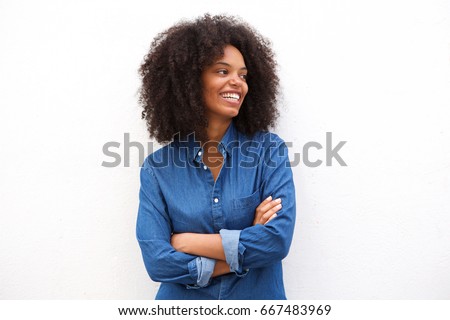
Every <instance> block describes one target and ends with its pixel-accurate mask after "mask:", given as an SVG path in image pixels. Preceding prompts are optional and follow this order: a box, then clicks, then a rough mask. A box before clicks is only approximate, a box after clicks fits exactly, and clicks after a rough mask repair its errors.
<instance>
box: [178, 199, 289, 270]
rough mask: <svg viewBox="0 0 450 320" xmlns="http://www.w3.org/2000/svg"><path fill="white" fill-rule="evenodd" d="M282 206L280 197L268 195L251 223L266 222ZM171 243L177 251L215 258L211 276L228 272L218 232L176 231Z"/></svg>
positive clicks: (263, 223) (228, 268)
mask: <svg viewBox="0 0 450 320" xmlns="http://www.w3.org/2000/svg"><path fill="white" fill-rule="evenodd" d="M281 208H282V205H281V199H272V197H268V198H267V199H265V200H264V201H263V202H261V204H260V205H259V206H258V207H257V208H256V210H255V218H254V220H253V225H257V224H262V225H265V224H267V223H268V222H269V221H270V220H272V219H274V218H275V217H276V216H277V212H278V211H279V210H280V209H281ZM170 242H171V245H172V246H173V248H174V249H175V250H176V251H178V252H183V253H187V254H191V255H194V256H200V257H207V258H211V259H215V260H217V262H216V265H215V267H214V272H213V274H212V276H213V277H216V276H220V275H222V274H226V273H229V272H230V267H229V266H228V264H227V263H226V258H225V252H224V249H223V245H222V237H221V236H220V234H202V233H178V234H174V235H172V237H171V241H170Z"/></svg>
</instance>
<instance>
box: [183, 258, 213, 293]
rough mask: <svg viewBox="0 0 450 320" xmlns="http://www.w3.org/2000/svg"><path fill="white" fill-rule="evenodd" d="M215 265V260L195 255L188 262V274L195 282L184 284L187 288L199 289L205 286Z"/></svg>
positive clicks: (209, 280)
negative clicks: (195, 256) (194, 257)
mask: <svg viewBox="0 0 450 320" xmlns="http://www.w3.org/2000/svg"><path fill="white" fill-rule="evenodd" d="M215 266H216V260H214V259H210V258H205V257H197V258H196V259H194V260H192V261H191V262H189V264H188V269H189V274H190V275H191V277H192V278H193V279H195V284H192V285H189V284H188V285H186V288H188V289H200V288H204V287H207V286H208V285H209V283H210V282H211V276H212V274H213V272H214V267H215Z"/></svg>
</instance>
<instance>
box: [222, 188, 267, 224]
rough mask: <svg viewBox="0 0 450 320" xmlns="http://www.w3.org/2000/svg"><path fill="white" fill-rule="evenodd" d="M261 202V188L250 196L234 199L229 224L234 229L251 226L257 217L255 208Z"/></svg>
mask: <svg viewBox="0 0 450 320" xmlns="http://www.w3.org/2000/svg"><path fill="white" fill-rule="evenodd" d="M260 203H261V199H260V194H259V190H256V191H255V192H254V193H252V194H251V195H249V196H246V197H242V198H237V199H233V210H232V215H231V217H230V218H231V219H230V220H229V221H228V226H229V227H231V228H232V229H243V228H246V227H250V226H251V225H252V224H253V219H254V218H255V209H256V207H257V206H258V205H259V204H260Z"/></svg>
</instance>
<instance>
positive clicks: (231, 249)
mask: <svg viewBox="0 0 450 320" xmlns="http://www.w3.org/2000/svg"><path fill="white" fill-rule="evenodd" d="M278 139H279V138H278ZM279 140H281V139H279ZM263 161H264V163H263V167H264V169H263V182H262V186H261V193H262V195H263V199H265V198H267V197H268V196H272V198H273V199H276V198H281V204H282V209H281V210H279V211H278V212H277V217H275V218H274V219H272V220H271V221H270V222H269V223H267V224H266V225H261V224H257V225H255V226H251V227H248V228H245V229H243V230H241V231H239V230H225V229H222V230H221V231H220V234H221V236H222V246H223V248H224V252H225V257H226V259H227V263H228V264H229V265H230V269H234V270H236V271H235V272H236V274H239V273H240V272H242V270H244V271H246V270H248V269H251V268H261V267H265V266H267V265H270V264H273V263H275V262H278V261H281V260H282V259H284V258H285V257H286V256H287V254H288V252H289V248H290V245H291V242H292V236H293V232H294V225H295V187H294V182H293V177H292V170H291V167H290V162H289V157H288V150H287V147H286V144H285V143H284V142H283V141H280V142H278V143H276V144H273V145H271V147H269V148H268V150H267V151H266V153H265V155H264V159H263Z"/></svg>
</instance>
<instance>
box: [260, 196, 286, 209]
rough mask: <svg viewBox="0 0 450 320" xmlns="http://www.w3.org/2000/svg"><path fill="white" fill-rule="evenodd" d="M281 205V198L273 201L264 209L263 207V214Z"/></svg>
mask: <svg viewBox="0 0 450 320" xmlns="http://www.w3.org/2000/svg"><path fill="white" fill-rule="evenodd" d="M280 203H281V198H278V199H275V200H272V201H270V202H269V203H267V204H265V205H264V206H263V207H261V211H262V212H267V211H269V210H270V209H272V208H273V207H275V206H277V205H278V204H280Z"/></svg>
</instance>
